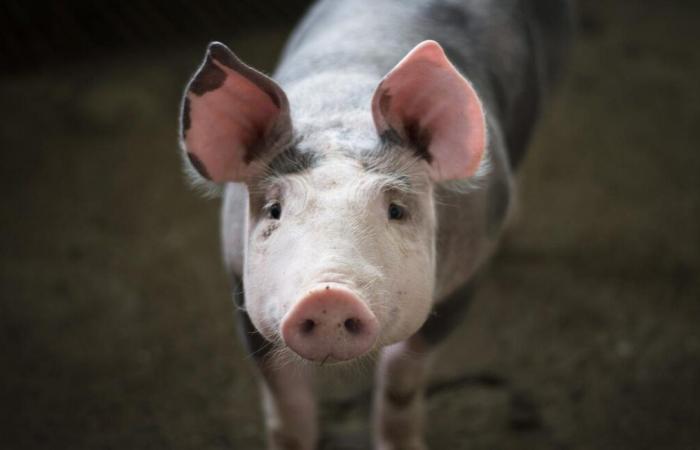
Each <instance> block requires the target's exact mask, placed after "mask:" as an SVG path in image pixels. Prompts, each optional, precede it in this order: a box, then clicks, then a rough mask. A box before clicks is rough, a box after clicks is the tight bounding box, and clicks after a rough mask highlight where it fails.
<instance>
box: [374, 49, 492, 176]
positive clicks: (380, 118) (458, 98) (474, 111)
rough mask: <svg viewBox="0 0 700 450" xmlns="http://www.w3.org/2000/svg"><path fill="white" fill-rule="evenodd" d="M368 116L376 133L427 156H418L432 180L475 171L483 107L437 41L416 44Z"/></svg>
mask: <svg viewBox="0 0 700 450" xmlns="http://www.w3.org/2000/svg"><path fill="white" fill-rule="evenodd" d="M372 114H373V117H374V122H375V125H376V127H377V130H378V132H379V133H380V134H381V133H383V132H385V131H386V130H387V129H393V130H395V131H396V132H398V133H399V134H401V136H402V137H403V138H404V139H408V140H411V141H413V142H412V144H413V145H415V146H417V147H418V151H419V153H421V154H422V153H423V152H425V151H427V152H428V153H427V154H422V156H424V157H425V158H426V160H428V162H430V167H431V176H432V177H433V179H435V180H450V179H459V178H467V177H469V176H472V175H473V174H474V173H475V172H476V171H477V169H478V168H479V164H480V163H481V158H482V156H483V153H484V147H485V144H486V125H485V121H484V114H483V111H482V107H481V102H480V101H479V98H478V97H477V95H476V92H475V91H474V89H473V88H472V86H471V84H470V83H469V82H468V81H467V80H466V79H465V78H464V77H462V75H460V74H459V72H458V71H457V69H455V67H454V66H453V65H452V64H451V63H450V61H449V60H448V59H447V57H446V56H445V53H444V51H443V50H442V48H441V47H440V45H439V44H438V43H437V42H435V41H424V42H422V43H421V44H419V45H417V46H416V47H415V48H414V49H413V50H411V52H409V53H408V55H406V57H405V58H404V59H403V60H401V61H400V62H399V63H398V64H397V65H396V67H395V68H394V69H392V70H391V72H389V73H388V74H387V76H386V77H385V78H384V80H383V81H382V82H381V83H380V85H379V86H378V88H377V91H376V92H375V94H374V98H373V100H372ZM421 147H427V148H421Z"/></svg>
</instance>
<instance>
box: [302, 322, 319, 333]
mask: <svg viewBox="0 0 700 450" xmlns="http://www.w3.org/2000/svg"><path fill="white" fill-rule="evenodd" d="M315 327H316V322H314V321H313V320H311V319H306V320H305V321H304V322H303V323H302V324H301V332H302V334H310V333H311V332H312V331H313V330H314V328H315Z"/></svg>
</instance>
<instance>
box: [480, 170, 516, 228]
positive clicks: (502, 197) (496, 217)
mask: <svg viewBox="0 0 700 450" xmlns="http://www.w3.org/2000/svg"><path fill="white" fill-rule="evenodd" d="M509 202H510V189H509V188H508V184H507V183H506V182H504V181H503V180H500V181H496V182H494V183H493V184H491V185H490V186H489V187H488V193H487V205H486V233H487V234H488V236H489V237H495V236H496V234H497V233H498V231H499V230H500V229H501V226H502V225H503V220H504V219H505V216H506V212H507V211H508V204H509Z"/></svg>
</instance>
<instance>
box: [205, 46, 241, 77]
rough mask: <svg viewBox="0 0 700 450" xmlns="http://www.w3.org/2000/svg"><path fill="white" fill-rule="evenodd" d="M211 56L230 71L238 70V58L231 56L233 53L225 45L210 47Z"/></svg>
mask: <svg viewBox="0 0 700 450" xmlns="http://www.w3.org/2000/svg"><path fill="white" fill-rule="evenodd" d="M209 55H211V57H212V58H214V59H215V60H216V61H217V62H220V63H221V64H222V65H224V66H226V67H228V68H229V69H234V70H235V69H236V62H237V61H236V58H235V57H234V56H233V55H232V54H231V51H230V50H228V49H227V48H226V47H224V46H223V45H221V44H219V43H214V44H211V45H210V46H209Z"/></svg>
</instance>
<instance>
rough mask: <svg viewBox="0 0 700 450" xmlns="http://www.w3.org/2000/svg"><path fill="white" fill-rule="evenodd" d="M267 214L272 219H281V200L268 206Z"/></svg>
mask: <svg viewBox="0 0 700 450" xmlns="http://www.w3.org/2000/svg"><path fill="white" fill-rule="evenodd" d="M267 214H268V215H269V216H270V218H271V219H275V220H279V218H280V216H282V205H280V202H274V203H270V205H269V206H268V207H267Z"/></svg>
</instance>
